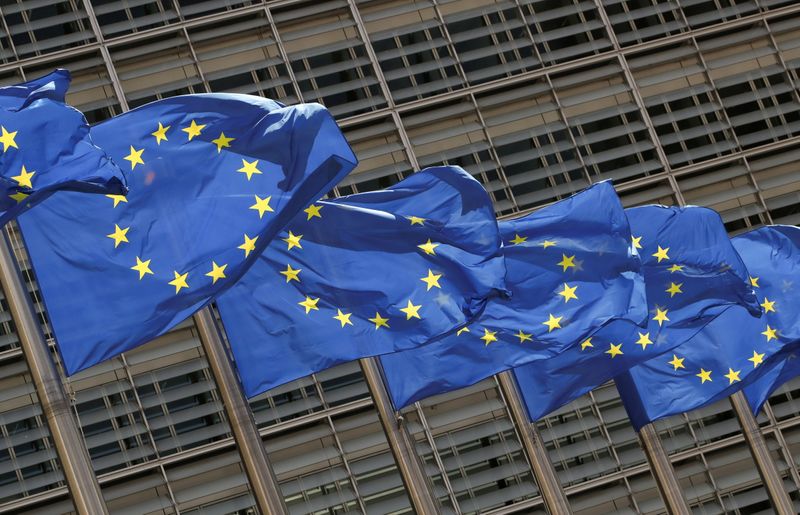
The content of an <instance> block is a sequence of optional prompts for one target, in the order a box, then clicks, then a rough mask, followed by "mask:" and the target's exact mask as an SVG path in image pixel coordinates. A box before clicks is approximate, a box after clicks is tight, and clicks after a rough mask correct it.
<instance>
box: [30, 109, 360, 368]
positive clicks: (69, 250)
mask: <svg viewBox="0 0 800 515" xmlns="http://www.w3.org/2000/svg"><path fill="white" fill-rule="evenodd" d="M92 136H93V137H94V140H95V141H96V142H97V144H98V145H100V146H101V147H103V148H104V149H105V150H106V151H107V152H108V153H109V155H111V156H112V158H113V159H114V160H115V161H116V162H118V163H122V164H124V166H125V168H126V169H127V170H128V171H129V174H128V175H129V183H130V192H129V194H128V195H127V197H125V196H122V195H105V196H100V195H94V196H92V195H78V194H75V193H71V192H62V193H59V194H57V195H54V196H52V197H51V198H49V199H47V200H46V201H44V202H43V203H42V204H40V206H39V207H38V208H37V209H34V210H31V211H30V212H29V213H27V214H26V215H24V216H22V217H20V223H21V227H22V231H23V235H24V237H25V241H26V243H27V245H28V250H29V253H30V255H31V260H32V262H33V265H34V268H35V270H36V272H37V278H38V281H39V285H40V288H41V290H42V294H43V297H44V301H45V304H46V306H47V311H48V314H49V316H50V322H51V324H52V327H53V330H54V333H55V335H56V340H57V343H58V346H59V348H60V350H61V354H62V356H63V358H64V363H65V365H66V369H67V373H69V374H73V373H75V372H77V371H79V370H81V369H84V368H86V367H88V366H91V365H93V364H95V363H98V362H100V361H102V360H104V359H107V358H109V357H111V356H114V355H117V354H119V353H120V352H123V351H125V350H128V349H131V348H133V347H135V346H137V345H140V344H142V343H145V342H147V341H148V340H150V339H152V338H154V337H156V336H158V335H160V334H162V333H164V332H165V331H167V330H169V329H170V328H171V327H172V326H174V325H175V324H177V323H178V322H180V321H182V320H183V319H184V318H186V317H187V316H188V315H190V314H192V313H193V312H194V311H196V310H197V309H199V308H201V307H202V306H204V305H205V304H207V303H208V302H210V301H211V300H212V299H213V298H214V297H215V296H216V295H218V294H219V293H220V292H221V291H223V290H225V289H227V288H228V287H229V286H230V285H231V284H233V283H234V282H236V280H238V279H239V277H240V276H241V275H243V274H244V272H245V270H247V268H248V267H249V266H250V265H251V264H252V263H253V262H254V261H255V260H256V259H257V257H258V255H259V254H260V253H261V251H262V250H263V249H264V248H265V247H266V246H267V243H268V242H269V241H270V240H271V239H272V238H273V237H274V236H276V235H277V234H278V232H279V231H280V230H281V229H282V228H283V227H284V226H285V225H286V224H287V223H288V222H289V221H290V220H291V219H292V217H294V215H295V214H296V213H297V212H299V211H300V210H301V209H303V208H304V207H305V206H307V205H308V203H309V202H311V201H313V200H315V199H316V198H318V197H319V196H321V195H322V194H324V193H325V192H327V191H328V190H329V189H330V188H331V187H332V185H333V184H335V183H336V182H337V181H338V180H339V179H341V178H342V177H343V176H344V175H346V174H347V173H348V172H349V171H350V170H351V169H352V168H353V167H354V166H355V162H356V158H355V156H354V155H353V153H352V152H351V150H350V147H349V146H348V144H347V142H346V141H345V139H344V137H343V136H342V134H341V132H340V131H339V128H338V127H337V126H336V123H335V122H334V121H333V118H332V117H331V116H330V114H329V113H328V112H327V111H326V110H325V109H324V108H323V107H322V106H319V105H316V104H304V105H298V106H292V107H284V106H283V105H281V104H279V103H277V102H273V101H272V100H266V99H263V98H259V97H253V96H247V95H233V94H207V95H187V96H179V97H174V98H170V99H166V100H160V101H157V102H153V103H151V104H148V105H145V106H143V107H140V108H138V109H136V110H133V111H130V112H128V113H125V114H122V115H120V116H117V117H114V118H112V119H110V120H108V121H106V122H103V123H101V124H99V125H97V126H95V127H93V128H92Z"/></svg>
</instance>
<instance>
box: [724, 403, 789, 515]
mask: <svg viewBox="0 0 800 515" xmlns="http://www.w3.org/2000/svg"><path fill="white" fill-rule="evenodd" d="M730 401H731V406H733V411H735V412H736V418H738V419H739V425H741V426H742V434H744V439H745V441H746V442H747V446H748V447H750V454H752V455H753V460H754V461H755V462H756V467H757V468H758V473H759V475H760V476H761V480H762V481H763V482H764V487H765V488H766V489H767V494H768V495H769V499H770V501H771V502H772V507H773V508H774V509H775V513H777V514H779V515H792V514H794V513H795V509H794V506H793V504H792V501H791V499H790V498H789V495H788V494H787V493H786V490H785V489H784V488H783V480H782V479H781V476H780V474H779V473H778V469H777V468H776V467H775V463H774V462H773V461H772V456H770V454H769V448H768V447H767V441H766V440H765V439H764V435H763V433H761V429H760V428H759V427H758V422H757V421H756V418H755V417H754V416H753V414H752V413H751V412H750V405H749V404H748V402H747V399H746V398H745V396H744V394H743V393H742V392H741V391H738V392H736V393H734V394H733V395H731V396H730Z"/></svg>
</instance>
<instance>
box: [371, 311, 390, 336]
mask: <svg viewBox="0 0 800 515" xmlns="http://www.w3.org/2000/svg"><path fill="white" fill-rule="evenodd" d="M367 320H369V321H370V322H372V323H373V324H375V330H376V331H377V330H378V329H380V328H381V327H386V328H388V327H389V319H388V318H384V317H382V316H381V314H380V313H378V312H377V311H376V312H375V318H368V319H367Z"/></svg>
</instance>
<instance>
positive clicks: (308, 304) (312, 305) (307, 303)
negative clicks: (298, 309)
mask: <svg viewBox="0 0 800 515" xmlns="http://www.w3.org/2000/svg"><path fill="white" fill-rule="evenodd" d="M317 302H319V297H318V298H316V299H312V298H311V297H308V296H306V300H304V301H303V302H298V304H300V305H301V306H303V307H304V308H306V315H307V314H309V313H310V312H311V310H312V309H315V310H317V311H319V308H318V307H317Z"/></svg>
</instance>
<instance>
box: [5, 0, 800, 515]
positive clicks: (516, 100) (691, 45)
mask: <svg viewBox="0 0 800 515" xmlns="http://www.w3.org/2000/svg"><path fill="white" fill-rule="evenodd" d="M0 15H2V16H0V18H1V19H2V26H0V82H1V83H3V84H10V83H14V82H19V81H21V80H23V79H25V78H31V77H34V76H37V75H40V74H43V73H46V72H48V71H50V70H52V69H53V68H55V67H66V68H69V69H70V70H71V71H72V73H73V77H74V80H73V86H72V89H71V93H70V97H69V101H70V103H72V104H73V105H75V106H76V107H78V108H80V109H81V110H83V111H84V112H86V113H87V116H88V117H89V118H90V120H91V121H99V120H102V119H104V118H107V117H109V116H112V115H114V114H119V113H121V112H123V111H124V110H126V109H130V108H133V107H136V106H138V105H141V104H144V103H146V102H149V101H151V100H154V99H157V98H162V97H168V96H172V95H178V94H184V93H198V92H208V91H229V92H241V93H249V94H256V95H263V96H267V97H270V98H274V99H277V100H280V101H283V102H287V103H292V102H298V101H318V102H321V103H323V104H325V105H326V106H328V108H329V109H330V110H331V111H332V112H333V113H334V114H335V115H336V117H337V119H338V120H339V122H340V124H341V126H342V127H343V129H344V132H345V133H346V135H347V137H348V139H349V140H350V141H351V144H352V146H353V148H354V150H355V151H356V153H357V154H358V157H359V158H360V160H361V164H360V166H359V167H358V169H357V170H356V171H355V172H354V173H353V174H352V175H351V176H349V177H348V178H346V179H345V180H344V181H343V182H342V183H341V184H340V185H339V186H338V187H337V188H336V189H335V191H334V192H333V194H338V195H341V194H348V193H352V192H359V191H368V190H372V189H378V188H382V187H385V186H388V185H390V184H393V183H394V182H396V181H397V180H399V179H401V178H402V177H404V176H406V175H407V174H409V173H411V172H412V170H415V169H419V168H422V167H425V166H429V165H434V164H439V163H449V164H457V165H460V166H462V167H464V168H465V169H467V170H468V171H470V172H471V173H472V174H474V175H475V177H476V178H478V179H479V180H481V182H482V183H483V184H484V185H485V186H486V188H487V190H488V191H489V192H490V194H491V195H492V197H493V200H494V202H495V206H496V209H497V213H498V215H500V216H506V215H514V214H515V213H519V212H523V211H526V210H530V209H535V208H536V207H539V206H542V205H545V204H547V203H550V202H552V201H555V200H557V199H560V198H563V197H564V196H567V195H570V194H572V193H574V192H576V191H579V190H580V189H582V188H584V187H586V186H587V185H589V184H590V183H591V182H594V181H598V180H603V179H613V180H614V181H615V184H616V185H617V188H618V190H619V192H620V195H621V197H622V198H623V201H624V202H625V204H626V205H628V206H630V205H637V204H642V203H652V202H657V203H664V204H684V203H686V204H699V205H706V206H709V207H712V208H714V209H716V210H718V211H719V212H720V213H721V214H722V216H723V218H724V220H725V222H726V225H727V227H728V229H729V230H730V231H731V233H732V234H733V233H737V232H740V231H742V230H746V229H748V228H750V227H755V226H758V225H760V224H767V223H785V224H797V223H800V166H798V163H797V161H798V159H800V90H798V85H800V4H797V3H796V2H793V1H781V0H602V1H601V0H560V1H554V0H543V1H534V0H497V1H489V0H455V1H449V0H418V1H413V0H369V1H367V0H365V1H362V0H317V1H297V0H278V1H267V2H259V1H256V0H252V1H247V0H246V1H236V0H91V1H90V0H27V1H23V0H2V1H1V2H0ZM10 230H12V231H13V229H10ZM12 235H13V236H15V237H16V240H15V241H16V242H17V243H18V244H19V245H18V252H19V254H18V256H19V258H20V260H21V263H22V265H23V267H25V268H26V267H27V259H26V258H25V254H24V249H23V248H22V246H21V243H20V240H19V238H18V237H17V235H16V234H14V233H12ZM26 276H27V278H28V280H29V283H30V286H31V291H32V295H33V296H34V298H35V300H36V301H37V306H38V307H39V308H40V312H41V313H42V315H41V316H42V322H43V324H44V327H45V331H46V332H47V323H46V314H45V313H44V312H43V310H42V309H41V304H40V303H39V302H38V301H39V297H38V295H37V290H36V282H35V279H34V278H33V277H32V275H31V273H30V271H28V272H27V273H26ZM0 307H2V308H3V311H2V312H0V317H1V318H0V323H2V328H1V329H0V333H2V336H0V513H12V512H13V513H30V514H34V513H35V514H49V513H53V514H60V513H68V512H71V511H72V510H73V507H72V503H71V501H70V498H69V495H68V492H67V488H66V486H65V483H64V478H63V475H62V472H61V469H60V465H59V461H58V457H57V455H56V453H55V450H54V448H53V444H52V441H51V438H50V435H49V432H48V427H47V424H46V420H45V417H44V416H43V414H42V410H41V407H40V405H39V403H38V401H37V397H36V393H35V389H34V386H33V383H32V382H31V378H30V375H29V371H28V366H27V364H26V361H25V359H24V357H23V356H22V353H21V351H20V349H19V345H18V341H17V336H16V334H15V332H14V326H13V323H12V322H11V321H10V316H9V314H8V310H7V304H6V303H5V301H3V302H2V305H1V306H0ZM53 357H54V359H56V360H57V359H58V356H57V354H56V353H53ZM64 380H65V382H66V386H67V388H68V391H69V392H70V394H71V396H72V404H73V407H74V409H75V412H76V414H77V416H78V418H79V421H80V424H81V426H82V429H83V433H84V437H85V441H86V445H87V447H88V449H89V451H90V454H91V457H92V460H93V465H94V468H95V470H96V473H97V474H98V477H99V481H100V483H101V486H102V488H103V492H104V495H105V497H106V500H107V502H108V506H109V509H110V510H111V511H112V513H115V514H117V513H118V514H133V515H140V514H177V513H183V514H189V513H214V514H226V513H237V514H247V513H254V512H255V508H254V501H253V498H252V496H251V494H250V491H249V487H248V482H247V479H246V476H245V473H244V470H243V467H242V465H241V462H240V458H239V455H238V454H237V451H236V448H235V446H234V443H233V440H232V437H231V431H230V427H229V424H228V421H227V420H226V416H225V413H224V408H223V405H222V402H221V400H220V396H219V394H218V391H217V388H216V385H215V382H214V379H213V376H212V374H211V372H210V370H209V368H208V364H207V362H206V359H205V356H204V354H203V351H202V348H201V346H200V343H199V341H198V338H197V332H196V329H195V328H194V327H193V325H192V323H191V321H187V322H185V323H184V324H183V325H181V326H180V327H178V328H177V329H175V330H174V331H172V332H171V333H169V334H168V335H166V336H164V337H162V338H159V339H158V340H156V341H153V342H151V343H150V344H148V345H145V346H144V347H141V348H139V349H136V350H135V351H132V352H129V353H126V354H125V355H123V356H121V357H119V358H117V359H113V360H110V361H108V362H105V363H103V364H101V365H98V366H95V367H93V368H91V369H89V370H87V371H84V372H82V373H80V374H78V375H76V376H74V377H72V378H69V379H64ZM251 407H252V409H253V412H254V413H255V417H256V420H257V422H258V425H259V427H260V429H261V434H262V436H263V438H264V443H265V445H266V447H267V449H268V451H269V455H270V459H271V461H272V463H273V466H274V469H275V472H276V474H277V477H278V480H279V481H280V485H281V488H282V491H283V494H284V496H285V499H286V503H287V505H288V507H289V508H290V510H291V512H292V513H298V514H302V513H315V514H322V513H324V514H347V513H369V514H383V513H408V512H411V507H410V502H409V499H408V498H407V496H406V494H405V492H404V489H403V483H402V481H401V477H400V475H399V473H398V471H397V468H396V466H395V463H394V460H393V457H392V453H391V451H390V449H389V446H388V444H387V441H386V437H385V436H384V433H383V431H382V429H381V424H380V422H379V420H378V416H377V413H376V411H375V409H374V407H373V401H372V399H371V397H370V395H369V391H368V389H367V386H366V384H365V382H364V380H363V377H362V373H361V369H360V368H359V366H358V364H357V363H353V364H348V365H344V366H340V367H337V368H335V369H332V370H329V371H326V372H324V373H321V374H317V375H315V376H313V377H309V378H306V379H303V380H300V381H296V382H294V383H291V384H288V385H286V386H284V387H281V388H279V389H278V390H276V391H272V392H269V394H267V395H262V396H260V397H258V398H256V399H253V400H252V402H251ZM403 416H404V421H405V424H406V426H407V427H408V429H409V430H410V432H411V433H412V435H413V437H414V438H415V441H416V450H417V453H418V454H419V456H420V457H421V458H422V460H424V464H425V467H426V470H427V471H428V473H429V475H430V476H431V478H432V479H433V482H434V487H435V491H436V495H437V497H438V499H439V501H440V502H441V503H442V506H443V508H442V509H443V512H445V513H460V514H471V513H492V514H497V515H499V514H510V513H526V514H527V513H545V509H544V506H543V504H542V500H541V497H540V495H539V491H538V489H537V486H536V484H535V481H534V480H533V478H532V473H531V469H530V466H529V464H528V462H527V461H526V457H525V455H524V453H523V451H522V447H521V445H520V441H519V438H518V436H517V434H516V431H515V427H514V425H513V423H512V421H511V419H510V416H509V412H508V409H507V407H506V404H505V402H504V399H503V396H502V394H501V391H500V390H499V388H498V385H497V382H496V380H495V379H490V380H485V381H483V382H481V383H479V384H477V385H474V386H473V387H471V388H467V389H465V390H462V391H458V392H454V393H451V394H447V395H442V396H439V397H434V398H431V399H428V400H426V401H424V402H421V403H418V404H417V405H416V406H414V407H412V408H409V409H407V410H405V411H404V413H403ZM758 420H759V422H760V424H761V427H762V430H763V431H764V433H765V436H766V439H767V443H768V445H769V447H770V450H771V453H772V457H773V459H774V461H775V463H776V464H777V467H778V469H779V470H780V472H781V474H782V476H783V480H784V483H785V487H786V489H787V491H790V492H792V493H791V495H792V498H793V500H794V501H795V503H796V504H795V506H797V507H798V511H800V491H799V490H800V474H798V467H797V464H798V462H800V379H797V380H795V381H792V382H790V383H789V384H787V385H785V386H784V387H783V388H781V389H780V390H779V391H778V392H777V393H776V394H775V395H774V396H773V397H772V399H771V400H770V402H769V404H768V406H767V408H766V410H765V412H764V413H763V414H762V415H760V416H759V419H758ZM538 427H539V430H540V431H541V433H542V435H543V438H544V440H545V443H546V445H547V448H548V449H549V451H550V459H551V461H552V463H553V466H554V468H555V470H556V472H557V474H558V477H559V479H560V481H561V483H562V485H563V487H564V489H565V491H566V493H567V496H568V499H569V502H570V504H571V506H572V509H573V510H574V512H575V513H578V514H586V515H589V514H604V515H606V514H617V513H619V514H624V513H647V514H650V513H663V512H664V506H663V503H662V501H661V499H660V497H659V494H658V491H657V489H656V486H655V482H654V480H653V478H652V476H651V474H650V472H649V468H648V465H647V462H646V460H645V456H644V454H643V452H642V451H641V450H640V447H639V443H638V440H637V438H636V434H635V433H634V431H633V429H632V428H631V427H630V425H629V423H628V421H627V418H626V415H625V412H624V410H623V408H622V405H621V403H620V401H619V399H618V396H617V394H616V390H615V388H614V386H613V384H608V385H605V386H604V387H601V388H599V389H597V390H595V391H594V392H592V393H591V394H589V395H586V396H584V397H582V398H580V399H578V400H576V401H575V402H573V403H571V404H569V405H568V406H566V407H564V408H562V409H561V410H559V411H558V412H556V413H554V414H552V415H551V416H549V417H548V418H547V419H545V420H543V421H541V422H540V423H539V424H538ZM657 428H658V430H659V431H660V433H661V438H662V441H663V443H664V446H665V447H666V448H667V450H668V451H669V453H670V457H671V459H672V462H673V465H674V468H675V469H676V472H677V474H678V476H679V479H680V483H681V485H682V487H683V489H684V493H685V496H686V498H687V500H688V502H689V503H690V505H691V507H692V508H693V510H694V512H695V513H699V514H715V513H741V514H745V513H747V514H749V513H769V512H770V511H771V508H770V505H769V502H768V500H767V494H766V491H765V490H764V488H763V487H762V486H761V481H760V479H759V477H758V474H757V471H756V468H755V466H754V464H753V461H752V459H751V457H750V454H749V451H748V448H747V446H746V444H745V442H744V439H743V437H742V435H741V433H740V428H739V425H738V422H737V420H736V418H735V416H734V414H733V412H732V410H731V407H730V405H729V403H728V402H727V401H722V402H719V403H717V404H714V405H712V406H709V407H707V408H704V409H701V410H697V411H694V412H691V413H688V414H685V415H681V416H676V417H672V418H670V419H667V420H664V421H661V422H659V423H658V424H657Z"/></svg>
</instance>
